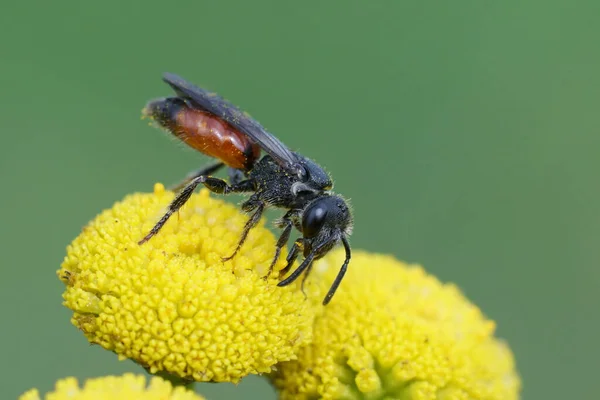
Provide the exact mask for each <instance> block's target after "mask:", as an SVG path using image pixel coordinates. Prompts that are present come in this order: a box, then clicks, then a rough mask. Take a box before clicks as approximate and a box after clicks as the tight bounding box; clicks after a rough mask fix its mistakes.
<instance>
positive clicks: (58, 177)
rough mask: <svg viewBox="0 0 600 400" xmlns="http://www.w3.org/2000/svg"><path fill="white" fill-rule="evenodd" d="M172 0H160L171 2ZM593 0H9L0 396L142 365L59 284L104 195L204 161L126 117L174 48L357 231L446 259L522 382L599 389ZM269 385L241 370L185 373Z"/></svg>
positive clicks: (389, 247) (177, 67)
mask: <svg viewBox="0 0 600 400" xmlns="http://www.w3.org/2000/svg"><path fill="white" fill-rule="evenodd" d="M169 4H170V5H169ZM598 15H600V5H599V4H598V2H595V3H594V2H591V1H590V2H589V3H588V4H585V3H581V2H580V3H576V2H556V3H553V2H542V1H532V2H518V1H497V2H491V1H458V2H456V1H454V2H438V3H436V4H435V5H433V4H430V3H429V2H404V1H372V2H368V1H366V0H363V1H323V2H321V1H303V2H285V3H284V2H280V1H262V0H261V1H251V2H250V1H235V2H230V1H202V0H196V1H179V2H172V3H168V2H165V1H152V0H147V1H144V2H137V1H136V2H133V1H131V2H121V1H115V0H105V1H101V2H93V3H92V2H80V1H59V2H51V3H50V2H44V1H41V0H38V1H35V0H34V1H30V2H19V3H17V2H9V1H7V2H5V3H4V4H3V6H2V10H1V13H0V50H1V53H0V99H1V107H0V121H1V123H2V132H3V133H2V145H1V146H0V165H1V169H0V180H1V182H2V185H3V188H2V189H1V193H2V195H1V196H0V208H1V209H2V212H3V215H2V217H1V219H2V222H1V223H0V246H1V250H2V255H3V263H2V264H3V268H2V279H1V280H0V293H1V296H2V302H0V307H1V308H0V313H1V315H2V329H1V331H0V332H1V335H2V336H1V340H0V346H1V347H0V355H1V359H2V363H1V365H0V376H2V381H3V383H2V385H1V389H0V390H1V391H2V398H6V399H9V398H15V397H16V396H17V394H19V393H21V392H23V391H24V390H26V389H28V388H30V387H32V386H37V387H39V388H40V389H42V390H43V391H46V390H48V389H50V388H51V386H52V385H53V383H54V381H55V380H56V379H58V378H60V377H64V376H68V375H76V376H77V377H80V378H86V377H90V376H98V375H104V374H109V373H120V372H123V371H137V372H139V371H140V368H138V367H137V366H136V365H134V364H132V363H130V362H119V361H117V358H116V356H114V355H112V354H110V353H108V352H106V351H104V350H102V349H101V348H100V347H98V346H94V347H90V346H89V345H88V343H87V341H86V340H85V338H84V337H83V335H82V334H81V333H80V332H78V331H77V330H76V329H75V328H74V327H73V326H72V325H71V324H70V323H69V315H70V314H69V312H68V311H67V310H66V309H64V308H63V307H62V306H61V297H60V296H61V293H62V289H63V285H62V284H61V283H60V282H59V281H58V279H57V278H56V276H55V271H56V269H58V267H59V265H60V263H61V261H62V258H63V256H64V254H65V246H66V245H67V244H68V243H69V242H70V241H71V240H72V239H73V238H74V237H75V236H76V235H77V234H78V233H79V231H80V229H81V227H82V226H83V225H84V224H85V223H86V222H87V221H88V220H90V219H91V218H92V217H94V215H96V214H97V213H98V212H99V211H100V210H102V209H103V208H106V207H109V206H110V205H111V204H112V203H113V202H114V201H116V200H119V199H121V198H122V197H123V196H124V195H125V194H127V193H129V192H133V191H148V190H151V189H152V184H153V183H154V182H155V181H162V182H166V183H173V182H176V181H177V180H178V179H180V178H181V177H182V176H184V175H185V174H186V173H187V172H189V171H190V170H191V169H193V168H195V167H198V166H200V165H202V164H203V163H205V162H206V161H207V159H206V158H204V157H202V156H200V155H199V154H197V153H194V152H193V151H187V150H183V147H182V146H178V145H175V144H174V143H173V141H171V140H168V139H166V138H165V136H164V135H163V134H161V133H160V132H159V131H157V130H155V129H151V128H149V127H148V126H147V124H146V123H145V122H142V121H140V109H141V108H142V106H143V105H144V103H145V102H146V100H147V99H149V98H152V97H156V96H161V95H168V94H170V91H169V89H168V87H167V86H165V85H164V84H163V83H162V82H161V79H160V78H161V74H162V73H163V72H164V71H171V72H176V73H179V74H181V75H183V76H184V77H186V78H188V79H189V80H192V81H193V82H196V83H198V84H199V85H203V86H205V87H207V88H209V89H211V90H215V91H218V92H219V93H221V94H223V95H224V96H226V97H227V98H229V99H230V100H232V101H234V102H235V103H236V104H238V105H240V106H242V108H244V109H246V110H247V111H249V112H250V113H252V115H253V116H255V117H257V118H258V119H259V120H260V121H261V122H262V123H263V124H264V125H265V126H267V127H268V128H269V130H271V131H272V132H274V133H275V134H276V135H277V136H279V137H280V138H281V139H282V140H283V141H284V142H285V143H286V144H288V145H289V146H290V147H292V148H294V149H299V150H300V151H301V152H303V153H304V154H306V155H308V156H310V157H312V158H314V159H316V160H318V161H319V162H320V163H322V164H323V165H324V166H326V168H327V169H328V170H329V171H331V172H332V174H333V176H334V177H335V180H336V190H337V191H338V192H340V193H343V194H344V195H346V196H347V197H349V198H350V199H351V200H352V203H353V206H354V209H355V214H356V227H355V234H354V236H353V238H352V244H353V246H354V247H355V248H365V249H369V250H372V251H378V252H386V253H393V254H395V255H396V256H397V257H399V258H401V259H404V260H407V261H411V262H419V263H422V264H423V265H425V267H426V268H427V269H428V270H429V271H431V272H432V273H434V274H436V275H437V276H439V277H440V278H441V279H443V280H445V281H454V282H456V283H457V284H458V285H459V286H460V287H462V288H463V290H464V291H465V292H466V294H467V296H468V297H469V298H470V299H472V300H473V301H474V302H475V303H477V304H478V305H479V306H480V307H481V308H482V309H483V311H484V312H485V313H486V314H487V315H488V316H490V317H491V318H493V319H494V320H496V321H497V323H498V335H499V336H501V337H503V338H506V339H507V340H508V341H509V343H510V344H511V346H512V348H513V350H514V352H515V354H516V357H517V362H518V368H519V370H520V372H521V374H522V377H523V380H524V390H523V395H524V398H526V399H550V398H552V399H567V398H568V399H584V398H585V399H590V398H597V391H598V389H597V385H596V382H594V381H593V379H594V377H595V376H596V375H597V365H598V359H600V352H599V351H598V344H597V339H598V335H599V331H600V329H599V328H600V320H599V318H598V301H599V300H600V290H599V280H600V268H598V260H599V257H600V251H599V246H598V241H599V239H600V229H599V223H600V201H599V196H600V189H599V187H598V179H597V177H598V169H599V168H600V160H599V159H598V156H597V155H598V149H599V145H600V136H599V134H598V132H599V130H600V117H599V114H600V113H599V111H598V105H599V104H600V75H599V71H600V55H599V54H600V50H599V47H598V38H599V35H600V26H599V25H598V21H597V20H598ZM199 391H201V392H203V393H204V394H206V395H207V396H208V397H209V398H211V399H228V398H234V396H237V397H239V398H242V396H243V397H244V398H246V399H251V398H256V399H267V398H274V397H275V394H274V392H273V391H272V390H271V388H270V387H269V386H268V384H266V383H265V382H264V381H262V380H261V379H259V378H249V379H246V380H244V381H243V382H242V384H240V386H238V387H235V386H233V385H231V384H222V385H211V384H204V385H200V387H199Z"/></svg>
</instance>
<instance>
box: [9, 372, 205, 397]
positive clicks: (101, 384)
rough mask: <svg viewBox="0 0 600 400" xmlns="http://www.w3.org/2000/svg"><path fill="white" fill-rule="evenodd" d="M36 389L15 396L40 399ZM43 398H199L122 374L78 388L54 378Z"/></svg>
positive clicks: (162, 383) (155, 381) (161, 381)
mask: <svg viewBox="0 0 600 400" xmlns="http://www.w3.org/2000/svg"><path fill="white" fill-rule="evenodd" d="M41 399H42V397H40V394H39V392H38V390H37V389H31V390H29V391H27V392H25V393H23V394H22V395H21V397H19V400H41ZM44 399H46V400H202V399H204V398H203V397H202V396H198V395H197V394H195V393H194V392H192V391H190V390H187V389H186V388H184V387H176V388H173V386H172V385H171V383H170V382H168V381H165V380H164V379H162V378H158V377H153V378H152V379H151V380H150V385H148V387H146V378H145V377H144V376H143V375H133V374H125V375H123V376H105V377H102V378H95V379H88V380H87V381H86V382H85V385H84V386H83V387H82V388H80V387H79V384H78V383H77V379H75V378H66V379H61V380H59V381H58V382H56V388H55V390H54V391H53V392H50V393H47V394H46V396H44Z"/></svg>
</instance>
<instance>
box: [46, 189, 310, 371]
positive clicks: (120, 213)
mask: <svg viewBox="0 0 600 400" xmlns="http://www.w3.org/2000/svg"><path fill="white" fill-rule="evenodd" d="M173 197H174V194H173V193H172V192H169V191H166V190H165V189H164V187H163V186H162V185H159V184H157V185H156V186H155V190H154V193H153V194H133V195H130V196H128V197H126V198H125V199H124V200H123V201H122V202H120V203H117V204H115V205H114V206H113V208H111V209H109V210H106V211H104V212H103V213H102V214H100V215H99V216H98V217H97V218H96V219H94V220H93V221H92V222H91V223H89V225H88V226H86V227H85V228H84V229H83V232H82V233H81V235H80V236H79V237H78V238H76V239H75V240H74V241H73V243H72V244H71V245H69V247H68V249H67V256H66V258H65V260H64V262H63V264H62V268H61V269H60V270H59V271H58V272H57V273H58V276H59V277H60V279H61V280H62V281H63V282H64V283H65V284H66V290H65V292H64V294H63V298H64V304H65V306H67V307H68V308H70V309H71V310H73V317H72V322H73V324H74V325H75V326H76V327H78V328H79V329H80V330H81V331H82V332H83V333H84V334H85V336H86V337H87V338H88V340H89V341H90V342H91V343H97V344H100V345H101V346H102V347H104V348H106V349H108V350H111V351H113V352H115V353H116V354H118V355H119V357H120V358H130V359H133V360H134V361H136V362H137V363H139V364H141V365H142V366H144V367H145V368H146V369H147V370H148V371H149V372H150V373H158V372H161V373H167V374H171V375H175V376H178V377H180V378H182V379H186V380H195V381H231V382H238V381H239V380H240V379H241V378H242V377H244V376H246V375H248V374H251V373H265V372H270V371H271V368H272V366H273V365H274V364H275V363H277V362H281V361H287V360H291V359H294V358H295V355H296V353H297V351H298V349H299V348H300V346H301V345H303V344H305V343H307V342H309V341H310V340H311V336H312V321H313V319H314V311H315V309H316V307H314V308H312V307H311V306H310V302H307V301H305V297H304V295H303V294H302V292H301V291H300V290H299V289H298V287H297V286H295V287H289V288H288V287H286V288H280V287H277V286H276V284H277V282H278V280H277V279H278V276H277V275H278V274H277V272H275V273H273V274H271V276H270V277H269V278H268V279H264V277H265V276H266V275H267V272H268V268H269V265H270V264H271V261H272V257H273V254H274V249H275V239H274V237H273V235H272V234H271V233H270V232H269V230H268V229H266V228H265V227H264V226H263V223H262V222H261V224H260V225H259V226H257V227H256V228H254V229H252V231H251V233H250V235H249V236H248V239H247V241H246V244H245V245H244V246H243V247H242V249H241V250H240V252H239V253H238V255H237V256H236V257H235V258H234V259H232V260H231V261H227V262H222V258H223V257H226V256H229V255H230V254H231V253H232V251H233V249H234V248H235V247H236V245H237V242H238V240H239V237H240V233H241V230H242V227H243V225H244V223H245V222H246V220H247V216H245V215H244V214H242V213H241V212H240V211H239V210H238V209H237V208H236V207H235V206H234V205H231V204H228V203H226V202H224V201H222V200H218V199H215V198H211V197H210V196H209V194H208V191H207V190H203V191H201V192H200V193H199V194H194V195H193V196H192V198H191V199H190V200H189V201H188V203H186V205H185V206H184V207H183V208H182V209H181V210H180V212H179V215H178V216H177V215H174V216H173V217H172V218H171V219H170V220H169V221H168V222H167V224H166V225H165V226H164V227H163V229H162V230H161V231H160V232H159V233H158V234H157V235H156V236H154V237H153V238H152V239H151V240H150V241H148V242H147V243H145V244H143V245H138V241H139V240H140V239H141V238H143V237H144V236H145V235H146V233H148V231H149V230H150V229H151V228H152V226H153V225H154V223H155V222H156V221H157V220H158V219H159V218H160V217H161V216H162V214H163V212H164V210H165V208H166V206H167V205H168V204H169V202H170V201H171V200H172V199H173ZM284 265H285V255H282V257H281V259H280V262H279V263H278V265H277V266H276V268H275V270H276V271H277V270H278V269H281V268H283V266H284Z"/></svg>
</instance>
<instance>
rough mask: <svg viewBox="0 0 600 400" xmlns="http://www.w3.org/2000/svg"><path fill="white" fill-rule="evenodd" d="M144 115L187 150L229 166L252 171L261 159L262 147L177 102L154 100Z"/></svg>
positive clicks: (173, 99) (204, 113) (210, 116)
mask: <svg viewBox="0 0 600 400" xmlns="http://www.w3.org/2000/svg"><path fill="white" fill-rule="evenodd" d="M144 113H145V114H146V115H148V116H150V117H151V118H153V119H154V120H156V121H157V122H158V123H159V124H160V125H162V126H163V127H165V128H167V129H168V130H169V131H170V132H171V133H173V135H175V136H177V137H178V138H179V139H181V140H182V141H183V142H185V143H186V144H187V145H188V146H190V147H192V148H194V149H196V150H198V151H200V152H202V153H204V154H206V155H208V156H211V157H214V158H218V159H219V160H221V161H223V162H224V163H225V164H226V165H228V166H230V167H232V168H237V169H242V170H249V169H251V168H252V166H253V165H254V162H255V161H256V160H258V158H259V157H260V147H259V146H258V145H256V144H255V143H252V142H251V141H250V139H249V138H248V136H246V135H244V134H243V133H241V132H240V131H238V130H237V129H235V128H234V127H232V126H231V125H229V124H228V123H227V122H225V121H223V120H222V119H220V118H218V117H216V116H214V115H212V114H208V113H206V112H204V111H200V110H196V109H194V108H191V107H189V106H188V105H187V104H185V103H184V102H182V101H181V100H179V99H177V98H166V99H160V100H154V101H151V102H150V103H148V105H147V106H146V108H145V109H144Z"/></svg>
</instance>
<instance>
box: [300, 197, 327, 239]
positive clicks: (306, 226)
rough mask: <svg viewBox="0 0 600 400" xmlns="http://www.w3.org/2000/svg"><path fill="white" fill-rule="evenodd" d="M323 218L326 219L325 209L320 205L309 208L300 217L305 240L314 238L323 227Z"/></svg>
mask: <svg viewBox="0 0 600 400" xmlns="http://www.w3.org/2000/svg"><path fill="white" fill-rule="evenodd" d="M325 217H327V208H325V207H323V206H322V205H320V204H315V205H312V206H310V207H309V208H308V209H307V210H306V211H305V212H304V216H303V217H302V234H303V236H304V237H305V238H312V237H315V236H316V235H317V234H318V233H319V231H320V230H321V228H322V227H323V224H324V223H325Z"/></svg>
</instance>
